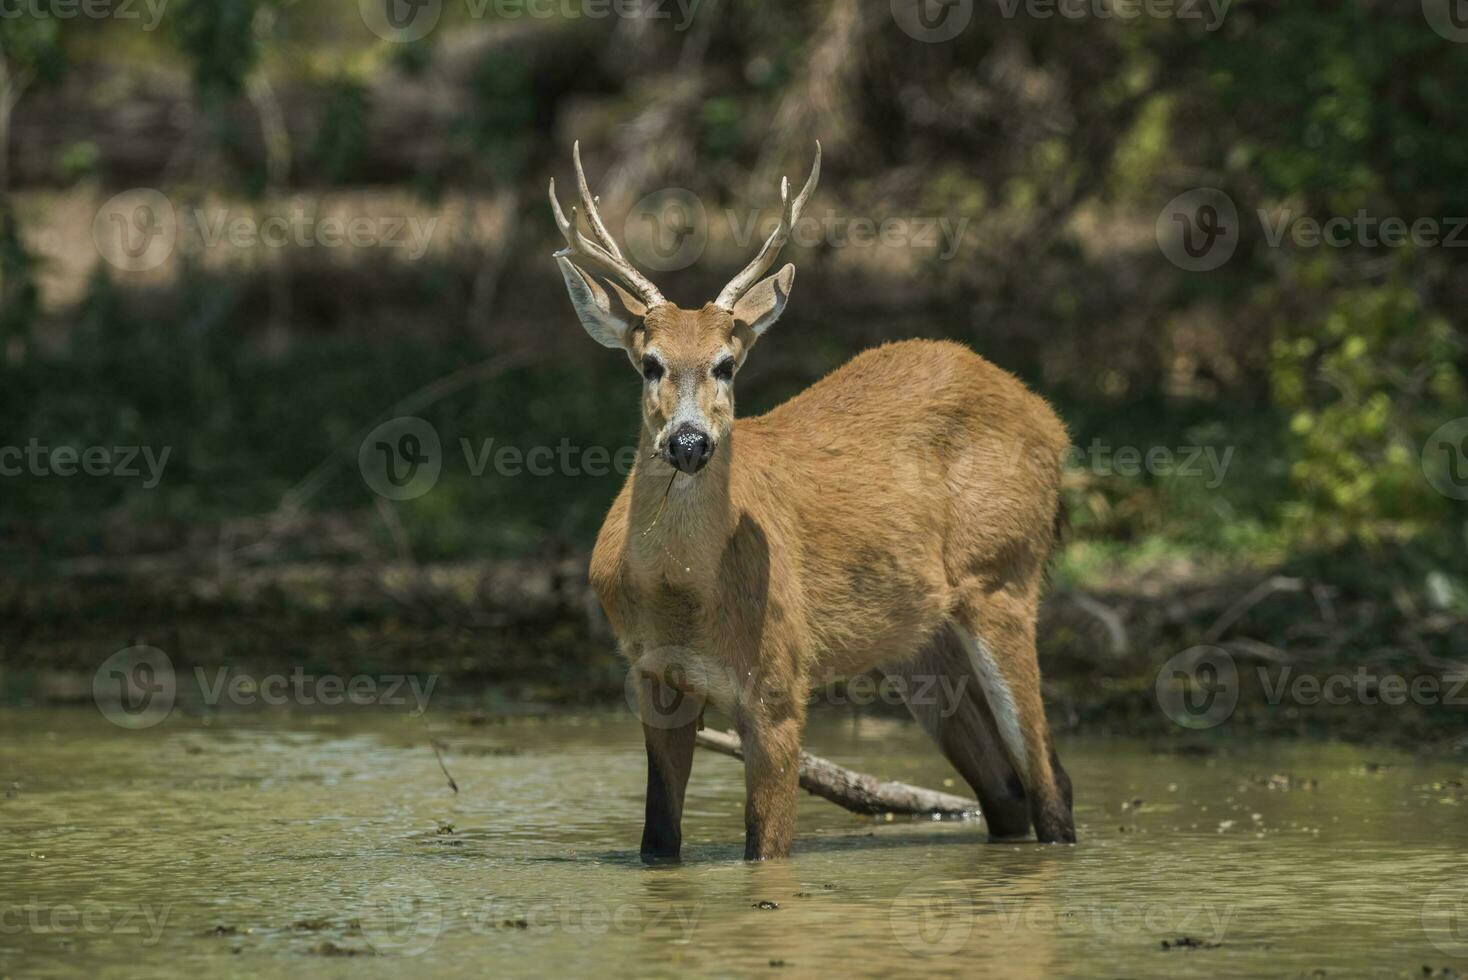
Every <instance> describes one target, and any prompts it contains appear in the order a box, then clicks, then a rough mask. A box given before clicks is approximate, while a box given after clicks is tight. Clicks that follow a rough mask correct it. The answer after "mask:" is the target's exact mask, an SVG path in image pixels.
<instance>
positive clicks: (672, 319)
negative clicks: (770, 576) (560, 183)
mask: <svg viewBox="0 0 1468 980" xmlns="http://www.w3.org/2000/svg"><path fill="white" fill-rule="evenodd" d="M572 155H573V157H574V158H575V161H576V183H577V186H578V188H579V190H580V193H581V211H582V212H583V216H584V218H585V220H586V224H587V226H588V227H589V228H590V231H591V235H592V237H591V238H588V237H587V236H586V235H585V234H584V233H583V232H582V231H581V229H580V227H579V226H578V224H577V210H576V208H574V207H573V208H572V209H571V217H570V218H569V219H568V218H567V217H566V215H565V212H563V211H562V210H561V204H560V201H559V200H557V198H556V182H555V181H554V180H552V181H551V182H550V202H551V209H552V210H553V211H554V212H555V217H556V226H557V227H558V228H560V230H561V234H562V235H563V236H564V237H565V239H566V247H565V248H563V249H561V250H560V251H558V252H556V253H555V259H556V263H557V265H559V266H560V269H561V277H562V278H563V279H565V280H566V290H567V292H569V293H570V294H571V304H572V305H573V306H574V307H575V308H576V315H577V316H579V317H580V318H581V325H582V326H584V327H585V328H586V332H587V333H589V334H591V336H592V339H594V340H596V341H597V342H598V343H601V344H603V345H605V346H607V347H616V348H620V349H621V350H623V351H625V352H626V353H627V357H628V358H629V359H630V360H631V361H632V364H633V366H634V367H636V368H637V370H638V372H639V373H640V374H641V375H642V378H643V382H642V421H643V426H644V427H645V428H646V430H647V435H648V436H649V438H650V439H651V441H652V449H653V453H654V454H655V455H656V456H657V457H659V458H660V459H662V460H663V461H664V462H666V463H668V465H670V466H673V467H675V468H676V469H678V470H681V471H682V472H684V473H688V474H693V473H697V472H698V471H699V470H701V469H703V468H704V466H705V465H707V464H708V461H709V460H710V459H712V458H713V455H714V453H715V452H716V451H717V450H718V448H719V444H720V442H721V441H723V440H724V439H725V438H727V436H728V435H729V432H730V430H731V429H732V428H733V426H734V376H735V374H736V373H738V371H739V368H740V367H741V366H742V365H743V364H744V358H745V357H746V356H747V355H748V354H749V349H750V348H751V347H753V346H754V342H755V341H756V340H758V339H759V338H760V337H761V336H762V335H763V334H764V332H765V331H766V330H768V329H769V328H770V327H771V326H772V325H773V324H774V322H775V321H776V320H778V319H779V318H780V314H781V313H783V312H784V311H785V303H786V301H787V300H789V298H790V287H791V286H792V285H793V284H794V282H795V266H793V265H790V264H787V265H786V266H785V267H784V268H783V269H781V270H780V271H779V272H777V273H775V274H774V275H772V276H768V277H766V278H763V279H761V278H760V277H761V276H763V275H764V274H765V273H766V272H768V271H769V269H770V266H772V265H773V264H774V263H775V259H776V257H778V256H779V254H780V250H781V249H782V248H784V246H785V242H786V240H788V239H789V237H790V232H791V230H792V229H793V228H794V227H795V223H796V222H797V221H799V220H800V211H801V209H802V208H803V207H805V202H806V201H807V199H809V198H810V195H811V192H812V191H813V190H815V186H816V182H817V181H818V180H819V179H820V175H821V144H820V143H819V142H817V143H816V158H815V163H814V164H813V165H812V166H811V171H810V177H809V178H808V179H807V180H806V182H805V187H804V188H803V189H802V190H801V192H800V194H799V195H797V196H796V197H795V198H793V199H792V198H791V197H790V183H789V181H787V180H784V179H782V180H781V181H780V201H781V214H780V223H779V224H778V225H777V226H776V227H775V230H774V231H773V232H772V233H771V234H770V237H769V238H768V239H766V241H765V244H764V247H763V248H761V249H760V251H759V254H758V255H756V256H755V257H754V260H753V261H752V262H750V263H749V265H747V266H745V267H744V270H743V271H742V272H740V273H739V274H738V275H737V276H735V277H734V278H733V279H731V280H729V284H728V285H727V286H725V287H724V288H723V289H722V290H721V291H720V292H719V295H718V298H717V299H715V300H714V301H713V302H711V303H705V304H704V305H703V307H702V308H700V309H696V310H686V309H683V308H681V307H679V306H676V305H674V304H673V303H670V302H668V301H667V300H666V299H664V298H663V294H662V293H660V292H658V289H657V287H656V286H654V285H653V284H652V283H651V282H650V281H649V280H648V279H647V277H646V276H644V275H643V274H642V273H640V272H638V271H637V269H635V268H633V266H632V263H630V262H628V261H627V259H626V257H625V256H623V254H622V250H621V249H620V248H619V247H618V246H617V243H616V241H615V240H614V239H613V238H612V236H611V234H610V233H609V232H608V231H607V228H606V225H605V224H604V223H603V222H602V219H601V215H600V214H599V213H598V212H597V207H596V205H597V199H596V198H595V197H593V196H592V193H591V189H590V188H589V187H588V186H587V184H586V173H585V171H584V170H583V169H582V167H581V146H580V144H579V143H577V144H576V146H575V147H574V149H573V152H572ZM607 287H609V288H607Z"/></svg>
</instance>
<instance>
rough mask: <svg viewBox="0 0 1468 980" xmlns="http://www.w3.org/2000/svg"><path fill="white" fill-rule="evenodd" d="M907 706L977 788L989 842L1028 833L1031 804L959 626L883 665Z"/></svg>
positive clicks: (1020, 836)
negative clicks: (906, 658)
mask: <svg viewBox="0 0 1468 980" xmlns="http://www.w3.org/2000/svg"><path fill="white" fill-rule="evenodd" d="M885 672H886V674H887V675H888V676H889V677H895V678H900V679H901V680H902V681H903V688H902V691H903V697H904V699H905V700H906V702H907V710H908V711H910V712H912V716H913V717H914V718H915V719H917V721H918V724H920V725H922V726H923V728H924V729H925V730H926V731H927V733H928V735H929V736H931V737H932V739H933V741H935V742H937V743H938V748H939V749H940V750H942V752H943V757H944V758H946V759H947V760H948V762H949V764H950V765H952V766H953V768H954V769H957V770H958V773H959V775H961V776H962V777H963V778H964V781H965V782H967V783H968V784H969V786H970V787H971V788H972V789H973V792H974V796H975V797H977V798H978V801H979V806H980V808H981V810H982V812H983V815H984V824H985V826H986V827H987V828H988V831H989V838H990V840H996V841H998V840H1015V839H1017V838H1023V837H1027V836H1029V833H1030V805H1029V800H1028V798H1027V797H1026V796H1025V787H1024V783H1023V781H1021V779H1020V777H1019V773H1018V772H1016V771H1015V768H1014V765H1013V763H1011V762H1010V761H1009V754H1008V751H1007V750H1006V749H1005V748H1004V742H1003V736H1001V735H1000V733H999V726H998V723H997V722H996V721H995V719H994V713H993V712H992V711H990V710H989V703H988V701H987V699H986V697H985V694H984V690H983V688H982V687H981V686H980V681H979V677H978V675H977V674H976V673H975V672H974V670H973V667H972V666H971V665H970V663H969V657H968V652H967V650H966V649H965V647H964V645H963V641H962V640H961V639H960V638H959V636H958V633H957V627H955V626H954V625H952V624H946V625H945V626H944V627H943V628H942V629H940V630H938V632H937V633H935V634H934V635H933V638H932V639H930V640H929V641H928V643H927V645H926V646H924V647H923V650H922V652H921V653H919V654H918V656H917V658H916V659H915V660H912V661H910V662H908V663H905V664H901V665H895V666H892V667H888V668H885Z"/></svg>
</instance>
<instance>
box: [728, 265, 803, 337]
mask: <svg viewBox="0 0 1468 980" xmlns="http://www.w3.org/2000/svg"><path fill="white" fill-rule="evenodd" d="M794 284H795V266H793V265H788V264H787V265H786V266H785V268H783V269H781V270H780V271H779V272H777V273H775V274H774V275H773V276H769V277H768V278H765V279H761V280H760V281H759V282H757V283H755V284H754V285H753V286H751V287H750V288H749V292H747V293H745V294H744V295H743V296H741V297H740V298H739V302H737V303H735V304H734V311H733V312H734V322H735V323H742V324H744V325H745V326H747V327H749V329H750V330H751V331H753V332H754V335H755V336H756V337H758V336H760V335H761V334H763V333H764V332H765V331H766V330H768V329H770V327H772V326H774V323H775V321H776V320H778V319H780V314H781V313H784V312H785V302H786V300H788V299H790V287H791V286H793V285H794Z"/></svg>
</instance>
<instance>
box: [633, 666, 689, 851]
mask: <svg viewBox="0 0 1468 980" xmlns="http://www.w3.org/2000/svg"><path fill="white" fill-rule="evenodd" d="M637 705H638V711H639V713H640V714H641V716H642V734H643V737H644V739H645V740H646V742H647V810H646V817H645V819H644V821H643V825H642V859H643V860H644V861H647V862H649V863H652V862H655V861H676V860H678V854H679V851H680V850H681V849H682V847H683V795H684V792H685V791H686V790H687V789H688V774H689V773H690V772H691V771H692V769H693V743H694V737H695V736H696V735H697V733H698V725H699V719H700V718H701V717H702V716H703V699H702V698H701V697H699V696H698V695H695V694H690V693H687V692H684V691H678V690H675V689H673V688H671V687H669V686H668V685H667V684H664V683H663V682H662V681H661V680H659V679H658V678H656V677H650V676H647V675H642V676H640V678H639V681H638V688H637Z"/></svg>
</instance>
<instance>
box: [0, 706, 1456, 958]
mask: <svg viewBox="0 0 1468 980" xmlns="http://www.w3.org/2000/svg"><path fill="white" fill-rule="evenodd" d="M430 723H431V725H432V731H433V734H434V736H435V737H436V738H439V739H441V740H442V741H443V742H444V743H445V744H446V746H447V749H448V751H447V753H446V757H445V761H446V762H447V764H448V766H449V768H450V770H451V771H452V772H453V775H454V776H455V778H456V779H457V780H458V783H459V786H460V790H461V791H460V793H459V794H458V795H457V796H455V795H454V794H452V793H451V792H450V790H449V789H448V787H447V784H446V782H445V780H444V777H443V775H442V773H441V772H440V771H439V768H438V764H437V763H436V762H435V761H434V758H433V754H432V751H431V750H430V749H429V747H428V742H427V728H426V727H425V722H424V721H423V720H421V719H416V718H411V717H407V716H404V715H387V714H335V715H316V716H304V717H303V716H299V715H295V716H290V715H270V714H240V715H226V716H216V717H214V718H212V719H209V720H208V721H207V723H206V721H204V720H201V719H197V718H195V719H189V718H185V717H182V716H180V715H177V714H176V715H174V716H173V717H170V718H169V719H168V720H167V721H165V722H164V723H163V724H161V725H158V726H157V727H155V728H152V729H148V730H145V731H123V730H121V729H118V728H116V727H113V726H112V725H110V724H108V723H107V722H106V721H105V720H103V719H102V718H101V717H100V716H99V715H98V713H97V712H96V711H95V710H81V709H74V710H21V711H6V712H3V713H0V788H3V794H0V869H3V884H0V975H13V976H61V975H68V976H70V975H78V974H82V975H116V974H120V973H133V972H136V973H142V974H147V975H152V976H190V977H197V976H201V975H205V974H211V975H212V974H215V973H221V972H223V973H229V974H233V975H279V974H282V973H284V972H285V971H289V972H290V973H291V974H293V975H301V976H312V975H321V976H336V975H344V974H348V973H362V974H384V975H386V974H398V973H399V972H401V971H404V970H412V971H414V972H415V973H422V974H424V975H460V974H461V975H465V976H470V975H474V976H478V975H491V976H528V975H542V976H554V975H560V974H562V973H566V972H571V971H574V972H575V973H576V974H582V973H594V974H598V975H604V976H624V975H625V976H634V975H635V976H671V975H679V976H690V975H702V974H706V973H707V974H717V975H730V974H733V973H742V972H746V971H750V972H768V973H770V974H771V975H808V974H812V973H814V972H816V971H817V970H821V971H829V970H832V969H834V970H836V971H838V972H840V973H842V974H845V975H848V976H879V975H887V974H891V973H895V972H897V971H899V970H913V969H918V970H922V971H924V972H954V973H957V972H960V971H961V972H963V973H969V974H972V973H975V972H979V973H985V972H992V973H994V974H997V975H1003V976H1054V975H1062V976H1065V975H1087V976H1090V975H1107V976H1113V975H1126V976H1169V977H1172V976H1190V975H1197V976H1214V975H1235V976H1237V975H1261V974H1265V975H1276V976H1277V975H1293V974H1298V973H1309V972H1311V971H1315V970H1326V971H1328V973H1329V974H1330V975H1340V974H1349V975H1361V974H1363V973H1377V974H1380V975H1401V974H1405V973H1409V972H1410V973H1413V974H1415V975H1418V976H1420V975H1422V968H1423V967H1424V966H1430V967H1432V968H1433V969H1435V970H1438V969H1442V968H1443V967H1451V968H1453V969H1456V970H1457V971H1458V972H1460V973H1465V974H1468V862H1465V860H1464V854H1465V845H1468V820H1465V819H1464V805H1465V803H1468V795H1465V791H1464V790H1463V789H1462V787H1461V785H1460V784H1459V783H1458V781H1461V780H1463V779H1464V776H1465V772H1464V767H1463V765H1462V764H1461V763H1460V762H1453V761H1443V760H1435V761H1421V760H1417V759H1414V758H1411V757H1408V756H1404V755H1399V754H1396V753H1391V752H1386V751H1378V750H1374V749H1371V750H1368V749H1361V748H1354V747H1346V746H1340V745H1332V744H1319V743H1305V742H1287V743H1265V744H1258V743H1254V744H1242V745H1239V744H1229V745H1225V746H1223V747H1222V748H1220V749H1219V750H1217V751H1215V752H1213V753H1212V754H1208V755H1179V754H1163V753H1160V752H1157V751H1155V750H1153V749H1152V748H1150V747H1149V746H1147V745H1145V744H1141V743H1137V742H1130V741H1118V740H1085V741H1071V742H1068V743H1067V742H1061V743H1060V752H1061V756H1062V758H1063V759H1064V760H1065V763H1066V766H1067V768H1068V769H1069V771H1070V773H1071V776H1072V778H1073V779H1074V782H1075V786H1076V793H1077V806H1076V817H1077V823H1078V825H1079V831H1080V834H1081V844H1080V845H1079V846H1076V847H1040V846H1036V845H990V844H985V843H984V842H983V836H982V830H981V828H980V827H978V826H976V825H974V824H962V823H942V824H937V823H930V822H918V823H912V822H890V823H888V822H875V821H872V820H870V819H867V818H860V817H856V816H853V815H851V814H848V813H845V812H844V811H842V810H839V809H837V808H835V807H833V806H832V805H831V804H829V803H826V802H823V801H821V800H817V799H814V798H810V797H807V798H805V799H803V800H802V803H801V811H800V821H801V824H800V836H799V838H798V842H797V847H796V853H795V855H794V856H793V857H792V858H791V859H790V860H788V861H780V862H770V863H766V864H746V863H745V862H743V861H742V860H740V859H739V858H740V855H741V854H742V851H743V841H742V838H741V834H742V823H743V821H742V806H743V779H742V775H741V769H740V766H739V764H738V763H737V762H735V761H734V760H731V759H727V758H724V757H722V756H714V755H709V754H705V753H700V755H699V757H698V758H697V760H696V761H695V768H694V777H693V783H692V786H691V788H690V792H689V800H688V806H687V816H686V819H685V824H684V834H685V852H684V863H683V864H682V865H680V866H677V867H660V868H644V867H643V866H642V865H641V863H640V862H639V861H638V859H637V855H636V849H637V843H638V840H639V836H640V821H641V807H642V789H643V779H644V770H643V766H644V757H643V753H642V748H641V736H640V732H639V729H638V726H637V724H636V721H635V719H633V718H632V717H631V716H630V715H628V714H625V713H624V714H607V715H597V716H582V717H570V716H566V717H551V718H546V719H539V720H533V719H526V720H516V721H510V722H506V723H502V724H487V725H479V726H469V725H462V724H456V723H455V722H454V721H453V720H452V718H451V717H449V716H447V715H445V716H444V717H442V718H438V719H436V720H432V721H431V722H430ZM807 745H808V747H809V748H810V749H811V750H812V751H815V752H817V753H820V754H824V755H827V756H830V757H832V758H835V759H836V760H837V761H840V762H843V763H846V764H848V765H852V766H855V767H858V768H862V769H865V770H868V771H871V772H874V773H878V774H881V775H883V776H886V777H890V778H897V779H905V780H908V781H911V782H917V783H922V784H925V785H930V786H934V787H942V786H944V780H945V779H952V778H953V774H952V773H951V772H950V771H949V770H948V769H947V767H946V765H945V764H944V763H943V762H942V761H941V760H940V759H939V758H938V756H937V755H936V753H935V752H934V751H933V750H932V749H931V748H929V746H928V744H927V743H926V742H925V740H924V738H923V736H922V735H921V733H920V732H919V731H918V730H916V729H915V728H914V727H913V726H912V725H909V724H905V723H902V722H898V721H893V720H888V719H882V718H852V717H847V716H834V715H833V716H826V717H823V716H820V715H819V714H818V715H817V717H816V720H815V721H813V723H812V727H811V731H810V733H809V735H808V738H807ZM1273 776H1292V777H1294V778H1295V780H1297V781H1298V780H1316V781H1318V786H1315V787H1314V788H1310V786H1309V785H1308V783H1307V784H1306V785H1299V784H1298V782H1297V783H1296V784H1295V785H1294V787H1293V788H1284V786H1283V785H1279V786H1276V788H1270V787H1269V786H1268V783H1269V780H1270V777H1273ZM1278 782H1279V781H1278V780H1276V783H1278ZM951 788H953V789H955V791H962V789H961V786H958V787H951ZM1134 801H1140V805H1137V804H1136V803H1134ZM450 825H451V829H450ZM760 903H774V904H776V905H778V908H760V907H758V906H759V905H760ZM1184 938H1186V939H1188V940H1192V941H1195V942H1197V943H1201V944H1205V945H1204V946H1202V947H1192V948H1188V947H1185V948H1164V946H1163V944H1164V942H1166V943H1169V944H1172V943H1175V942H1176V941H1177V940H1179V939H1184ZM1215 943H1216V944H1217V945H1216V946H1215V945H1212V944H1215Z"/></svg>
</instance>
